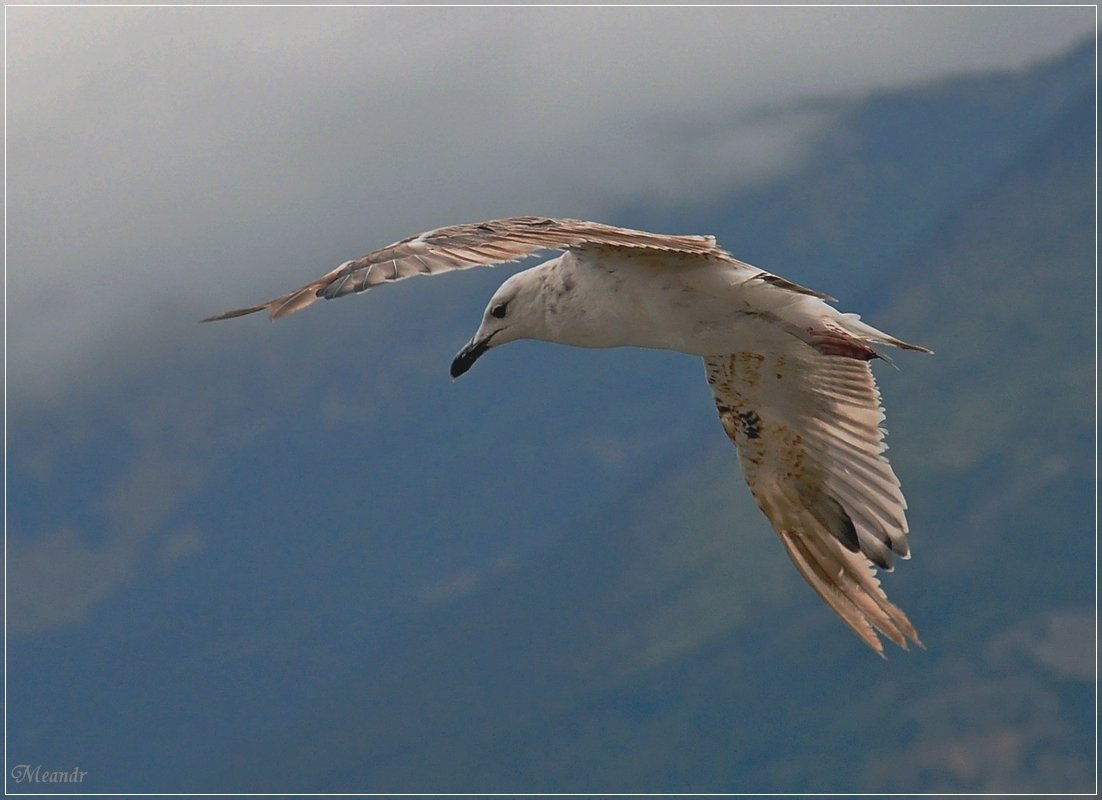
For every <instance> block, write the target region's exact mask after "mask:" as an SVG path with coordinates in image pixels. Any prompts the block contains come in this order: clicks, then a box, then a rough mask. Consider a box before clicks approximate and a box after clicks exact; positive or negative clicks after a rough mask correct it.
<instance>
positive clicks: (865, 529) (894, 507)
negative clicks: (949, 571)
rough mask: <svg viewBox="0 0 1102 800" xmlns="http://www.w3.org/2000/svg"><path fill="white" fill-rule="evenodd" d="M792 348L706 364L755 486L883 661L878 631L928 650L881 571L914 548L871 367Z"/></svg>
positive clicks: (794, 554)
mask: <svg viewBox="0 0 1102 800" xmlns="http://www.w3.org/2000/svg"><path fill="white" fill-rule="evenodd" d="M784 350H785V351H784V352H780V353H767V354H761V353H750V352H743V353H733V354H731V355H724V356H714V357H709V358H706V359H705V360H704V363H705V367H706V369H707V374H708V383H709V384H710V385H711V387H712V392H713V394H714V395H715V401H716V406H717V407H718V409H719V416H720V421H721V422H722V423H723V427H724V429H725V430H726V431H727V434H728V436H730V437H731V439H732V440H733V441H734V443H735V445H736V446H737V447H738V453H739V461H740V462H741V464H742V469H743V472H744V474H745V476H746V482H747V483H748V484H749V485H750V490H751V492H752V493H753V495H754V499H755V500H757V503H758V506H759V507H760V508H761V510H762V511H763V512H764V513H765V515H766V517H768V518H769V521H770V522H771V523H772V524H773V527H774V528H775V529H776V531H777V533H778V534H779V535H780V537H781V541H782V542H783V543H784V546H785V549H786V550H787V551H788V555H789V556H790V557H791V558H792V561H793V562H794V563H795V564H796V567H797V568H798V569H799V570H800V572H801V574H803V576H804V578H805V579H806V580H807V582H808V583H810V584H811V586H812V587H813V588H814V589H815V591H816V592H818V593H819V595H820V596H821V597H822V598H823V599H824V600H825V601H826V602H827V604H828V605H829V606H830V607H831V608H832V609H834V611H835V612H836V613H837V614H838V616H840V617H841V618H842V619H843V620H844V621H845V623H846V624H847V625H849V626H850V627H851V628H852V629H853V630H854V632H855V633H856V634H857V635H858V636H859V637H860V638H861V639H862V640H863V641H864V642H866V643H867V644H868V645H869V646H870V647H872V648H873V649H874V650H876V651H877V652H878V653H881V654H883V647H882V645H881V644H880V640H879V638H878V637H877V635H876V632H877V631H879V632H880V633H881V634H883V635H884V636H887V637H888V638H889V639H891V640H892V641H893V642H895V643H896V644H898V645H900V646H902V647H906V640H907V639H911V640H912V641H914V642H916V643H918V644H921V642H919V640H918V635H917V634H916V632H915V629H914V627H913V626H912V625H911V623H910V620H908V619H907V616H906V614H904V613H903V612H902V611H901V610H900V609H899V608H897V607H896V606H895V605H893V604H892V603H891V602H889V601H888V598H887V597H886V596H885V594H884V592H883V590H882V589H881V588H880V582H879V581H878V580H877V579H876V577H875V574H874V572H875V570H874V567H873V565H874V564H875V565H877V566H880V567H882V568H884V569H889V570H890V569H891V566H892V556H893V554H895V555H899V556H902V557H904V558H905V557H907V556H908V548H907V538H906V535H907V521H906V519H905V517H904V513H903V512H904V509H905V508H906V502H905V501H904V500H903V494H902V493H901V492H900V490H899V480H898V479H897V478H896V476H895V473H894V472H892V468H891V466H890V465H889V464H888V461H887V459H885V458H884V456H883V455H882V454H883V451H884V450H885V445H884V443H883V436H884V431H883V430H882V429H881V428H880V423H881V421H883V419H884V413H883V410H882V409H881V407H880V394H879V392H878V391H877V389H876V384H875V382H874V381H873V377H872V371H871V370H870V369H869V365H868V362H867V361H865V360H861V359H858V358H850V357H846V356H842V355H824V354H821V353H817V352H815V351H814V350H813V349H811V348H805V347H800V346H799V345H795V346H793V347H788V348H784Z"/></svg>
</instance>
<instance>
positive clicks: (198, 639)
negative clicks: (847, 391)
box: [6, 7, 1097, 792]
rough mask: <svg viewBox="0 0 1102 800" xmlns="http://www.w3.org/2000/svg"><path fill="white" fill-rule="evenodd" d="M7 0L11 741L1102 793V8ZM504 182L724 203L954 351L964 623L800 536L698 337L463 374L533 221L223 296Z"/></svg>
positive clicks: (949, 568) (942, 487)
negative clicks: (331, 280)
mask: <svg viewBox="0 0 1102 800" xmlns="http://www.w3.org/2000/svg"><path fill="white" fill-rule="evenodd" d="M6 19H7V27H6V34H7V42H6V44H7V98H6V99H7V186H6V188H7V196H6V201H7V252H6V255H7V267H8V271H7V286H6V291H7V294H6V312H7V317H6V331H7V379H8V382H7V395H6V399H7V462H6V465H7V475H6V477H7V551H6V557H7V572H6V620H7V639H6V643H7V651H6V652H7V661H6V668H7V672H6V678H7V695H6V700H7V763H8V764H9V765H16V764H24V763H26V764H32V765H35V764H41V765H42V767H43V770H69V769H72V768H73V767H78V768H79V769H81V770H84V771H86V772H87V777H86V779H85V780H84V782H83V783H81V784H79V785H72V786H68V787H62V788H63V789H70V790H75V791H99V792H123V791H129V792H153V791H159V792H200V791H202V792H218V791H230V790H233V791H289V792H307V791H313V792H336V791H342V792H357V791H373V792H395V791H405V792H418V791H426V792H427V791H466V792H480V791H496V792H509V791H527V792H539V791H562V792H566V791H572V792H612V791H618V792H638V791H667V792H675V791H681V792H703V791H711V792H722V791H738V792H767V791H768V792H812V791H836V792H857V791H864V792H879V791H895V792H911V791H927V792H966V791H985V792H1053V791H1063V792H1089V791H1092V790H1093V789H1094V785H1095V784H1094V781H1095V748H1094V730H1095V728H1094V725H1095V686H1094V682H1095V652H1096V624H1095V576H1096V553H1097V550H1096V536H1095V525H1094V505H1093V500H1094V488H1095V482H1094V475H1095V458H1094V455H1095V453H1094V445H1093V441H1094V439H1093V435H1094V407H1095V406H1094V397H1095V395H1094V386H1095V378H1094V368H1095V360H1094V352H1095V351H1094V337H1095V329H1094V324H1093V320H1094V313H1095V307H1096V306H1095V288H1094V287H1095V273H1094V264H1095V227H1094V223H1095V174H1096V173H1095V159H1094V156H1095V150H1094V132H1095V102H1096V99H1095V98H1096V95H1095V63H1096V32H1095V12H1094V9H1093V8H1092V7H1028V8H1026V7H999V8H994V7H968V8H953V7H936V8H933V7H924V8H918V7H912V8H907V7H863V8H862V7H857V8H830V7H824V8H806V7H805V8H664V9H659V8H625V9H617V8H496V9H493V8H481V9H473V8H472V9H461V8H452V9H441V8H387V7H381V8H314V9H311V8H278V7H266V8H219V7H183V8H97V7H75V8H43V7H12V8H8V9H7V10H6ZM516 214H542V215H554V216H570V217H582V218H588V219H594V220H598V221H601V222H606V223H611V224H617V225H625V226H630V227H637V228H646V229H652V230H656V231H661V232H670V233H699V234H715V235H716V236H718V237H719V240H720V242H721V244H722V245H724V246H725V247H727V248H728V249H730V250H731V251H732V252H733V253H734V254H735V255H737V256H738V257H739V258H742V259H744V260H746V261H749V262H751V263H753V264H756V265H758V266H760V267H762V268H765V269H768V270H770V271H772V272H776V273H778V274H780V275H783V276H785V277H786V278H789V279H791V280H794V281H797V282H799V283H801V284H804V285H807V286H811V287H814V288H816V289H819V290H821V291H824V292H827V293H829V294H831V295H833V296H835V297H838V298H840V301H839V306H840V307H841V308H842V309H843V310H846V311H858V312H860V313H862V315H863V316H864V318H865V319H866V320H868V321H869V322H870V323H872V324H873V325H876V326H878V327H882V328H883V329H885V330H887V331H889V332H890V333H893V334H895V335H898V336H900V337H902V338H904V339H907V340H910V341H915V342H918V343H921V344H924V345H927V346H929V347H931V348H933V349H934V350H935V351H936V355H935V356H933V357H922V356H919V355H916V354H909V353H901V354H899V355H898V356H897V357H896V358H895V361H896V364H897V366H898V367H899V369H898V370H893V369H891V368H890V367H889V366H888V365H886V364H884V363H879V364H877V365H876V369H877V374H878V378H879V381H880V384H881V389H882V391H883V394H884V402H885V406H886V408H887V413H888V422H887V424H888V427H889V429H890V431H891V436H890V437H889V442H890V443H891V445H892V449H891V451H890V456H891V459H892V463H893V465H894V466H895V468H896V470H897V472H898V474H899V475H900V477H901V479H902V481H903V484H904V490H905V492H906V495H907V498H908V500H909V502H910V506H911V511H910V514H909V519H910V523H911V529H912V536H911V542H912V547H913V552H914V558H913V559H912V560H911V561H908V562H904V563H902V564H901V565H900V566H899V568H898V569H897V570H896V571H895V572H894V573H893V574H891V575H886V576H883V582H884V586H885V588H886V590H887V592H888V594H889V596H890V597H891V598H892V599H893V600H894V601H895V602H896V603H897V604H899V605H900V606H901V607H902V608H904V609H905V610H906V611H907V612H908V614H909V615H910V617H911V619H912V620H913V621H914V622H915V624H916V626H917V627H918V629H919V632H920V634H921V635H922V638H923V640H924V642H925V644H926V646H927V648H928V649H927V650H925V651H922V650H913V651H910V652H904V651H902V650H899V649H896V648H893V649H892V650H891V651H890V652H889V653H888V659H887V660H886V661H885V660H881V659H879V658H877V657H876V656H875V655H874V654H873V653H871V652H870V651H869V650H867V649H866V648H865V647H864V646H863V645H862V644H861V643H860V642H859V641H858V640H857V639H856V638H855V637H854V636H853V635H852V634H851V633H849V631H847V630H846V628H845V627H844V626H843V625H842V624H841V623H840V622H839V621H838V620H837V619H836V618H835V617H834V616H833V615H832V614H831V613H830V612H829V610H828V609H827V608H826V607H825V606H824V605H823V603H822V602H821V601H820V600H819V599H818V598H817V597H816V596H815V595H814V593H813V592H812V591H811V590H810V589H809V588H808V587H807V586H806V585H805V584H804V583H803V582H802V580H801V579H800V577H799V576H798V574H797V573H796V571H795V570H794V569H793V568H792V566H791V564H790V563H789V561H788V559H787V557H786V556H785V555H784V553H783V550H782V548H781V546H780V545H779V543H778V542H777V541H776V537H775V535H774V534H773V533H772V531H771V530H770V528H769V526H768V524H767V523H766V522H765V520H764V518H762V517H761V515H760V514H759V513H758V511H757V509H756V508H755V507H754V504H753V501H752V499H751V497H750V495H749V492H748V491H747V490H746V488H745V485H744V483H743V481H742V478H741V475H740V472H739V469H738V464H737V460H736V455H735V451H734V448H733V447H732V446H731V445H730V442H729V441H728V440H727V439H726V437H725V436H724V434H723V432H722V430H721V428H720V426H719V424H718V422H717V420H716V415H715V410H714V406H713V404H712V401H711V398H710V393H709V390H708V388H707V385H706V384H705V381H704V378H703V370H702V367H701V364H700V363H699V360H697V359H694V358H691V357H688V356H681V355H678V354H672V353H660V352H646V351H631V350H622V351H603V352H601V351H592V352H591V351H584V350H575V349H569V348H562V347H553V346H549V345H543V344H538V343H518V344H514V345H512V346H510V347H508V348H503V349H501V350H498V351H494V352H493V353H492V354H490V356H488V357H487V358H485V359H483V360H482V361H480V362H479V363H478V365H477V367H476V368H475V369H474V370H473V371H472V372H471V373H470V374H469V375H468V376H466V377H464V378H463V379H462V380H461V381H459V382H458V383H455V384H452V383H451V382H450V381H449V379H448V375H447V370H448V364H449V363H450V360H451V357H452V355H453V354H454V353H455V351H456V350H458V348H459V347H460V346H461V345H462V344H463V343H464V342H465V341H466V340H467V338H468V337H469V336H470V334H471V333H472V332H473V331H474V329H475V327H477V324H478V320H479V317H480V314H481V313H482V309H483V307H484V304H485V302H486V300H487V299H488V298H489V296H490V295H491V293H492V292H493V289H494V288H495V287H496V286H497V285H498V284H499V283H500V282H501V281H502V280H503V279H504V278H505V277H506V276H507V275H508V274H509V273H510V272H511V271H513V270H514V269H516V267H504V268H500V269H497V270H480V271H475V272H470V273H465V274H454V275H449V276H442V277H440V278H436V279H433V280H423V279H416V280H409V281H405V282H403V283H401V284H398V285H394V286H387V287H383V288H381V289H379V290H376V291H373V292H371V293H370V294H368V295H365V296H363V297H357V298H350V299H347V300H343V301H341V302H338V303H331V304H322V305H321V306H315V307H313V308H311V309H310V310H309V311H307V312H304V313H302V314H300V315H296V316H295V317H293V318H291V319H289V320H287V321H285V322H282V323H281V324H279V325H269V324H267V323H266V322H264V321H263V320H262V319H260V318H248V319H243V320H237V321H233V322H226V323H221V324H218V325H205V326H200V325H198V324H197V321H198V320H199V319H200V318H202V317H205V316H208V315H210V314H213V313H217V312H220V311H223V310H225V309H227V308H232V307H236V306H240V305H244V304H247V303H252V302H258V301H261V300H265V299H267V298H269V297H273V296H275V295H277V294H280V293H282V292H284V291H286V290H288V289H290V288H293V287H295V286H298V285H300V284H302V283H303V282H305V281H306V280H309V279H312V278H314V277H316V276H317V275H319V274H321V273H323V272H326V271H328V270H329V269H331V268H332V267H333V266H335V265H337V264H338V263H340V262H342V261H344V260H346V259H348V258H352V257H354V256H358V255H361V254H362V253H364V252H366V251H368V250H371V249H374V248H375V247H378V246H381V245H383V244H386V243H388V242H390V241H393V240H395V239H398V238H401V237H404V236H407V235H410V234H413V233H416V232H419V231H422V230H426V229H428V228H432V227H436V226H440V225H446V224H452V223H457V222H469V221H477V220H481V219H489V218H494V217H501V216H511V215H516ZM530 263H535V262H530ZM529 265H530V264H529ZM8 788H9V789H10V790H17V791H39V790H42V791H54V790H55V789H54V787H52V786H49V785H37V786H35V785H28V784H19V785H15V784H13V782H12V781H11V780H10V778H9V779H8Z"/></svg>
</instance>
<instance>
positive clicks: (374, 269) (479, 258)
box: [203, 217, 727, 322]
mask: <svg viewBox="0 0 1102 800" xmlns="http://www.w3.org/2000/svg"><path fill="white" fill-rule="evenodd" d="M585 246H601V247H613V248H629V249H634V250H656V251H665V252H669V253H678V254H682V255H698V256H715V255H718V256H722V257H727V254H726V253H724V252H723V251H722V250H720V249H719V248H718V247H716V243H715V239H714V238H713V237H711V236H672V235H667V234H660V233H648V232H646V231H636V230H631V229H630V228H617V227H614V226H612V225H601V224H600V223H597V222H585V221H583V220H576V219H549V218H546V217H509V218H507V219H497V220H490V221H488V222H476V223H470V224H467V225H452V226H450V227H447V228H437V229H436V230H431V231H427V232H425V233H421V234H418V235H417V236H411V237H409V238H408V239H402V240H401V241H400V242H395V243H394V244H392V245H388V246H386V247H383V248H381V249H379V250H375V251H373V252H371V253H368V254H367V255H365V256H362V257H361V258H356V259H353V260H352V261H346V262H345V263H343V264H341V265H340V266H339V267H337V268H336V269H334V270H333V271H331V272H329V273H327V274H325V275H323V276H321V277H320V278H318V279H317V280H315V281H311V282H310V283H308V284H306V285H305V286H303V287H301V288H299V289H295V290H294V291H292V292H288V293H287V294H284V295H280V296H279V297H277V298H275V299H273V300H269V301H267V302H265V303H260V304H258V305H255V306H247V307H245V308H238V309H234V310H233V311H227V312H226V313H224V314H219V315H217V316H214V317H208V318H207V319H205V320H203V321H204V322H212V321H214V320H220V319H231V318H233V317H240V316H244V315H246V314H252V313H255V312H257V311H263V310H265V309H267V311H268V315H269V317H270V318H272V319H278V318H279V317H285V316H287V315H288V314H292V313H294V312H295V311H298V310H299V309H302V308H305V307H306V306H308V305H310V304H311V303H313V302H314V301H315V300H317V299H319V298H325V299H330V300H331V299H333V298H336V297H343V296H344V295H346V294H353V293H356V292H364V291H367V290H368V289H370V288H372V287H374V286H378V285H379V284H382V283H390V282H393V281H399V280H402V279H404V278H409V277H412V276H414V275H436V274H439V273H441V272H450V271H452V270H457V269H469V268H470V267H479V266H490V265H493V264H503V263H506V262H509V261H517V260H519V259H522V258H525V257H527V256H529V255H532V254H533V253H536V252H538V251H540V250H562V249H567V248H572V247H585Z"/></svg>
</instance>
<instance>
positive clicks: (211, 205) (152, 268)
mask: <svg viewBox="0 0 1102 800" xmlns="http://www.w3.org/2000/svg"><path fill="white" fill-rule="evenodd" d="M6 21H7V28H6V33H7V49H6V52H7V70H8V72H7V92H8V94H7V134H8V140H7V141H8V149H7V159H8V160H7V168H8V171H7V202H8V229H7V236H8V240H7V246H8V249H7V256H8V262H7V266H8V273H7V276H8V284H7V288H8V295H7V296H8V298H9V303H8V311H9V318H8V319H9V339H8V344H9V379H10V385H9V391H10V395H9V397H10V398H14V400H15V401H16V403H18V402H19V401H20V400H31V399H33V398H36V397H44V396H49V395H56V394H57V393H60V392H63V391H65V390H67V389H71V388H74V387H76V386H78V385H79V384H80V382H82V381H88V380H92V379H93V376H94V375H95V374H98V373H99V372H100V370H99V368H98V366H97V365H99V364H101V363H102V362H103V359H105V358H111V357H112V354H117V353H118V351H119V347H120V340H121V339H125V338H133V337H134V336H135V335H140V331H141V330H142V326H148V325H150V324H156V323H155V320H158V319H159V320H161V322H160V323H159V324H163V325H165V326H168V327H177V326H181V325H183V324H184V323H186V324H188V325H192V324H194V320H195V319H196V318H198V317H200V316H203V315H205V314H208V313H211V312H216V311H219V310H222V309H223V308H226V307H232V306H236V305H241V304H243V303H247V302H255V301H258V300H262V299H265V298H267V297H269V296H271V295H274V294H278V293H280V292H282V291H284V290H286V289H288V288H290V287H291V286H293V285H298V284H300V283H302V282H303V281H304V280H307V279H310V278H313V277H315V275H316V274H319V273H321V272H324V271H327V270H328V269H330V268H331V267H332V266H333V265H335V264H336V263H339V262H340V261H343V260H345V259H346V258H349V257H352V256H355V255H358V254H359V253H360V252H362V251H366V250H368V249H372V248H373V247H375V246H379V245H382V244H385V243H386V242H388V241H391V240H393V239H395V238H397V237H400V236H404V235H407V234H410V233H413V232H416V231H418V230H422V229H425V228H428V227H434V226H437V225H442V224H448V223H453V222H461V221H472V220H477V219H482V218H488V217H493V216H504V215H511V214H521V213H528V214H555V215H564V216H578V217H590V218H598V219H600V218H606V219H607V215H608V214H610V213H614V212H615V210H616V209H618V208H622V207H624V206H625V205H627V204H638V203H640V202H644V203H653V204H658V205H661V204H676V203H678V202H680V201H682V200H684V198H686V197H704V198H706V197H707V196H708V195H709V193H712V192H715V191H719V190H721V189H723V190H727V189H730V188H731V187H732V186H737V185H739V184H740V183H746V182H751V181H754V180H758V179H760V178H762V177H764V176H769V175H773V174H775V173H776V172H777V171H780V170H785V169H788V168H791V167H792V166H794V165H795V164H797V163H799V160H800V159H803V158H808V157H811V154H809V153H807V152H806V150H805V146H806V144H807V142H808V140H809V136H810V134H812V133H813V132H814V130H815V126H816V124H817V123H818V122H819V120H818V118H817V115H816V113H815V111H814V107H813V104H809V103H808V102H807V101H809V100H813V99H815V98H817V97H822V96H824V95H827V96H837V95H855V94H859V93H862V92H865V91H868V90H870V89H873V88H878V87H892V86H899V85H904V84H909V83H914V82H918V81H923V80H928V79H931V78H936V77H938V76H942V75H947V74H951V73H957V72H960V71H965V70H986V69H991V68H1001V67H1016V66H1019V65H1024V64H1026V63H1028V62H1031V61H1033V60H1035V59H1037V58H1040V57H1045V56H1051V55H1055V54H1056V53H1058V52H1059V51H1061V50H1063V49H1064V48H1066V47H1068V46H1070V45H1072V44H1073V43H1074V42H1076V41H1078V40H1081V39H1083V38H1084V37H1086V36H1087V35H1089V34H1090V32H1091V30H1092V29H1093V25H1094V10H1093V9H1092V8H1085V7H1081V8H890V7H866V8H710V9H699V8H697V9H689V8H664V9H640V8H619V9H616V8H558V9H554V8H497V9H461V8H452V9H439V8H387V7H380V8H370V7H362V8H279V7H269V8H224V7H192V8H97V7H77V8H44V7H9V8H7V9H6ZM692 232H699V233H706V232H707V231H692Z"/></svg>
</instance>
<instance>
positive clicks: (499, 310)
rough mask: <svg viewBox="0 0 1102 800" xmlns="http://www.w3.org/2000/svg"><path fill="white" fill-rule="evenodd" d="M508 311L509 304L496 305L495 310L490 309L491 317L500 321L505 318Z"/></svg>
mask: <svg viewBox="0 0 1102 800" xmlns="http://www.w3.org/2000/svg"><path fill="white" fill-rule="evenodd" d="M506 310H507V304H505V303H498V304H497V305H495V306H494V307H493V308H491V309H490V316H491V317H497V318H498V319H502V318H503V317H504V316H505V312H506Z"/></svg>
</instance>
